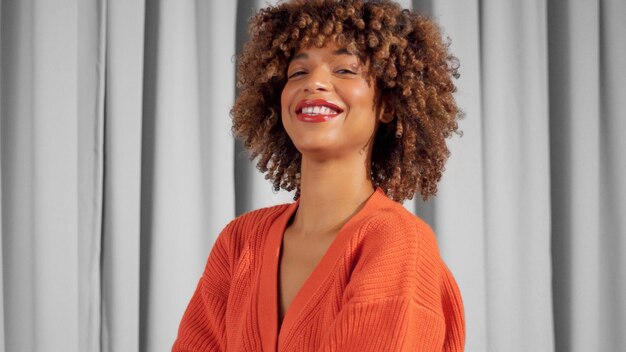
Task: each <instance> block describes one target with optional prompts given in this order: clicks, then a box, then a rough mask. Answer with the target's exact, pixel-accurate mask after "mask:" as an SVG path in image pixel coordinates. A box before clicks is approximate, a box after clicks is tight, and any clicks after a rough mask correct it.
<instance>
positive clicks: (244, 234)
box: [218, 203, 292, 245]
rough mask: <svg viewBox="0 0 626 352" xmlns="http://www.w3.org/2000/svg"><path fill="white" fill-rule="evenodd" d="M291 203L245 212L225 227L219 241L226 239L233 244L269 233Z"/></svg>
mask: <svg viewBox="0 0 626 352" xmlns="http://www.w3.org/2000/svg"><path fill="white" fill-rule="evenodd" d="M291 205H292V203H284V204H278V205H273V206H270V207H265V208H260V209H256V210H252V211H249V212H246V213H243V214H241V215H239V216H237V217H236V218H235V219H233V220H231V221H230V222H229V223H228V224H227V225H226V227H224V229H223V230H222V232H221V233H220V235H219V237H218V241H225V242H228V243H231V245H232V244H237V243H239V242H242V241H244V242H245V241H247V240H248V239H249V238H250V237H254V236H258V235H262V234H264V233H267V232H268V231H269V227H270V226H271V224H272V223H273V222H274V220H276V219H277V218H278V217H279V216H280V215H281V214H283V213H284V212H285V211H286V210H287V209H288V208H289V206H291Z"/></svg>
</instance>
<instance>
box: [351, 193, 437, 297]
mask: <svg viewBox="0 0 626 352" xmlns="http://www.w3.org/2000/svg"><path fill="white" fill-rule="evenodd" d="M354 245H355V246H354V248H355V251H354V252H353V257H352V259H353V268H354V271H353V272H352V277H351V284H350V286H351V289H350V290H349V291H348V293H349V295H350V297H348V298H349V299H351V300H354V301H362V300H366V301H369V300H372V299H376V298H382V297H391V296H412V297H415V294H416V292H418V291H420V290H423V289H425V288H427V287H428V288H432V289H435V290H436V288H435V287H434V286H437V283H438V282H439V281H440V278H441V276H442V275H443V274H444V273H443V270H442V263H443V262H442V260H441V256H440V254H439V249H438V247H437V241H436V238H435V235H434V232H433V230H432V229H431V227H430V226H429V225H428V224H427V223H426V222H425V221H424V220H422V219H421V218H419V217H418V216H415V215H414V214H412V213H411V212H409V211H408V210H406V209H405V208H404V207H403V206H402V205H400V204H398V203H396V202H394V201H392V200H389V202H384V203H383V204H381V205H380V206H378V207H377V209H376V211H375V212H373V213H372V214H371V215H370V216H369V218H368V220H367V221H366V222H365V224H364V226H363V227H362V228H361V231H360V233H359V234H358V237H357V238H356V241H355V242H354ZM371 288H376V289H371Z"/></svg>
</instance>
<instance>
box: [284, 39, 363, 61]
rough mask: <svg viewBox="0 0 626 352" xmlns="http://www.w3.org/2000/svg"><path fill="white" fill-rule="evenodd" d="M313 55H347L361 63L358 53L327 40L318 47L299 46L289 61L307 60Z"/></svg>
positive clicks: (333, 56)
mask: <svg viewBox="0 0 626 352" xmlns="http://www.w3.org/2000/svg"><path fill="white" fill-rule="evenodd" d="M313 57H324V58H332V59H334V58H336V57H348V58H355V59H357V60H358V61H359V63H362V59H361V57H360V56H359V55H358V53H355V52H352V51H350V50H349V49H348V48H346V47H339V46H338V45H337V44H335V43H333V42H329V43H327V44H326V45H324V46H322V47H319V48H318V47H316V46H314V45H311V46H308V47H303V48H300V49H299V50H298V51H296V53H295V55H293V56H292V58H291V59H290V60H289V62H290V63H291V62H294V61H296V62H297V61H301V60H308V59H311V58H313Z"/></svg>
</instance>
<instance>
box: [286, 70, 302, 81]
mask: <svg viewBox="0 0 626 352" xmlns="http://www.w3.org/2000/svg"><path fill="white" fill-rule="evenodd" d="M304 74H306V72H305V71H303V70H298V71H294V72H292V73H291V74H290V75H289V76H287V78H288V79H289V78H295V77H298V76H302V75H304Z"/></svg>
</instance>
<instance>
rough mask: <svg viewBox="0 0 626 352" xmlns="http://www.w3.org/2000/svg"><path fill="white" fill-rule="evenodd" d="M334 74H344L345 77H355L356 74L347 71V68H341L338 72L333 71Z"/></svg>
mask: <svg viewBox="0 0 626 352" xmlns="http://www.w3.org/2000/svg"><path fill="white" fill-rule="evenodd" d="M335 72H337V73H339V74H342V75H344V74H347V75H356V72H354V71H352V70H349V69H347V68H341V69H339V70H337V71H335Z"/></svg>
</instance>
